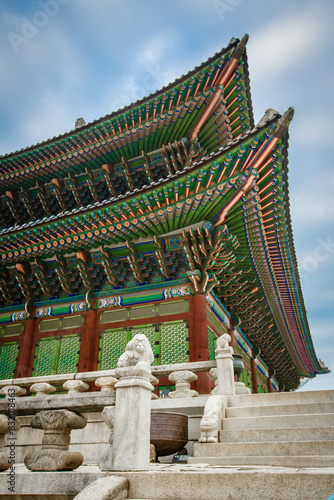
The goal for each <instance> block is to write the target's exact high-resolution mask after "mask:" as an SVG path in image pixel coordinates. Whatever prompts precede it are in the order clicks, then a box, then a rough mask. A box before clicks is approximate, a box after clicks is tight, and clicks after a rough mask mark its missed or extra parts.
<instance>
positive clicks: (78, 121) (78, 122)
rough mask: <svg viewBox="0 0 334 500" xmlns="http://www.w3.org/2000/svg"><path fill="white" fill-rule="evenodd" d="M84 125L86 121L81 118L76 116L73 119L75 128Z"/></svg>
mask: <svg viewBox="0 0 334 500" xmlns="http://www.w3.org/2000/svg"><path fill="white" fill-rule="evenodd" d="M85 125H86V122H85V120H84V119H83V118H77V119H76V120H75V125H74V129H75V130H76V129H77V128H81V127H84V126H85Z"/></svg>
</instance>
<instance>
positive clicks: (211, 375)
mask: <svg viewBox="0 0 334 500" xmlns="http://www.w3.org/2000/svg"><path fill="white" fill-rule="evenodd" d="M209 373H210V377H212V378H213V379H214V380H216V379H217V377H218V374H217V368H211V370H210V371H209Z"/></svg>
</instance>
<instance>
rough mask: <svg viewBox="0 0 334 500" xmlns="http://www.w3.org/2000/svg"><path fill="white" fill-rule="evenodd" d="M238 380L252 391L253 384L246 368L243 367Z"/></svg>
mask: <svg viewBox="0 0 334 500" xmlns="http://www.w3.org/2000/svg"><path fill="white" fill-rule="evenodd" d="M239 382H243V383H244V384H245V386H246V387H248V388H249V389H250V390H251V391H252V392H253V386H252V375H251V373H250V372H249V371H248V370H247V368H244V369H243V372H242V374H241V375H240V379H239Z"/></svg>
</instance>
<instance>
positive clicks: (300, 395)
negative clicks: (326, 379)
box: [228, 390, 334, 407]
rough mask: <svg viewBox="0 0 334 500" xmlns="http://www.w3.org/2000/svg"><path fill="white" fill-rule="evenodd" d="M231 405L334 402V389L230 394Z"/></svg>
mask: <svg viewBox="0 0 334 500" xmlns="http://www.w3.org/2000/svg"><path fill="white" fill-rule="evenodd" d="M228 400H229V406H238V407H240V406H258V405H260V406H264V405H276V404H293V405H295V404H298V403H334V390H323V391H305V392H303V391H301V392H271V393H265V394H244V395H239V396H229V397H228Z"/></svg>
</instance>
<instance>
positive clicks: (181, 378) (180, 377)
mask: <svg viewBox="0 0 334 500" xmlns="http://www.w3.org/2000/svg"><path fill="white" fill-rule="evenodd" d="M168 379H169V380H170V381H171V382H174V383H178V382H189V383H190V382H193V381H194V380H197V379H198V376H197V375H196V373H193V372H191V371H190V370H178V371H176V372H172V373H171V374H170V375H169V376H168Z"/></svg>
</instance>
